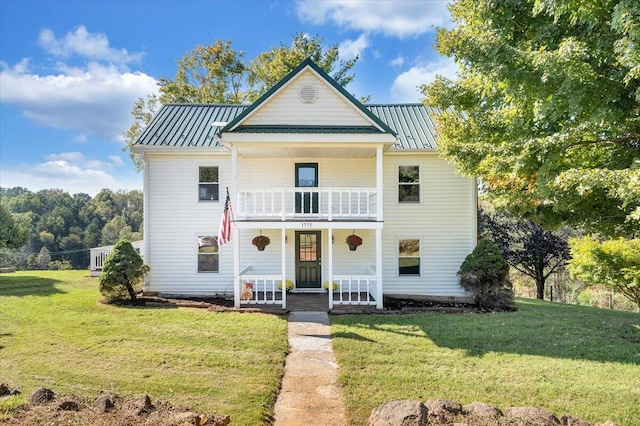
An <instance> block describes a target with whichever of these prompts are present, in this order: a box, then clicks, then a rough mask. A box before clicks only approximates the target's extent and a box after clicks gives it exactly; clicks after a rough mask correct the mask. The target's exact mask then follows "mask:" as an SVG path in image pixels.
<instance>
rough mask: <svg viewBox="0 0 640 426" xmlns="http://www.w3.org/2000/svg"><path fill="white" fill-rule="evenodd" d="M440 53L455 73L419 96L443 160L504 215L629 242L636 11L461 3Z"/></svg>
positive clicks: (631, 0)
mask: <svg viewBox="0 0 640 426" xmlns="http://www.w3.org/2000/svg"><path fill="white" fill-rule="evenodd" d="M450 9H451V14H452V19H453V21H454V23H455V24H456V26H455V27H454V28H453V29H450V30H447V29H440V30H439V31H438V34H437V49H438V50H439V52H440V53H442V54H444V55H447V56H452V57H454V58H455V61H456V63H457V64H458V66H459V68H460V74H459V78H458V79H457V80H455V81H452V80H448V79H446V78H443V77H438V78H437V79H436V81H435V82H433V83H432V84H430V85H426V86H423V87H422V89H423V93H424V94H425V95H426V99H425V102H426V103H427V104H429V105H432V106H436V107H439V108H441V109H442V110H443V113H442V115H441V116H439V117H438V118H437V120H438V133H439V136H440V140H439V142H440V146H441V149H442V152H443V154H444V155H445V157H446V158H448V159H450V160H452V161H453V162H454V163H455V164H456V165H457V167H458V168H459V169H460V170H461V171H462V172H463V173H465V174H467V175H471V176H478V177H480V178H481V179H482V182H483V185H484V186H485V188H486V189H487V190H488V194H489V196H490V198H491V199H492V201H493V202H494V204H495V205H496V206H497V207H499V208H500V207H504V208H507V209H508V210H510V211H511V212H513V213H515V214H517V215H519V216H525V217H528V218H533V219H535V220H536V221H543V222H544V223H545V224H548V225H552V226H555V225H558V224H559V223H561V222H564V223H567V224H569V225H571V226H572V227H574V228H582V229H585V230H586V231H587V232H599V233H602V234H603V235H608V236H625V235H629V234H633V233H635V232H637V229H639V227H640V49H638V46H640V5H639V3H638V2H637V1H636V0H522V1H494V0H458V1H456V2H455V3H454V4H453V5H452V6H451V7H450Z"/></svg>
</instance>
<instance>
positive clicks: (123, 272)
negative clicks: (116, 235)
mask: <svg viewBox="0 0 640 426" xmlns="http://www.w3.org/2000/svg"><path fill="white" fill-rule="evenodd" d="M148 271H149V266H147V265H145V264H144V263H143V261H142V257H140V255H139V254H138V253H137V252H136V250H135V249H134V248H133V246H132V245H131V243H130V242H129V241H127V240H120V241H119V242H118V244H116V245H115V247H114V248H113V251H112V252H111V253H110V254H109V256H107V259H106V260H105V261H104V265H103V268H102V273H101V274H100V293H102V294H103V295H104V296H107V297H110V298H112V299H125V298H126V297H127V296H128V297H129V298H130V299H131V300H135V299H136V292H137V291H138V290H139V289H140V288H141V285H142V280H143V278H144V276H145V274H146V273H147V272H148Z"/></svg>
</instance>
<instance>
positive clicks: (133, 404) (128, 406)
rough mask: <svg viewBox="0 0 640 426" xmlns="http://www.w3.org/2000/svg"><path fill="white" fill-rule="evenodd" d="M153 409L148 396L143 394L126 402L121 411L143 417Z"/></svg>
mask: <svg viewBox="0 0 640 426" xmlns="http://www.w3.org/2000/svg"><path fill="white" fill-rule="evenodd" d="M154 408H155V407H154V406H153V404H152V403H151V398H149V395H147V394H144V395H142V396H141V397H140V398H138V399H134V400H132V401H128V402H126V403H125V404H124V406H123V407H122V409H123V410H125V411H127V412H128V413H130V414H132V415H134V416H143V415H146V414H149V413H150V412H152V411H153V409H154Z"/></svg>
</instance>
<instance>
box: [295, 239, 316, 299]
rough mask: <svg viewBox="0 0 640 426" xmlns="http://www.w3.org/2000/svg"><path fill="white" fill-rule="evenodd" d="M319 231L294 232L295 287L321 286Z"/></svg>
mask: <svg viewBox="0 0 640 426" xmlns="http://www.w3.org/2000/svg"><path fill="white" fill-rule="evenodd" d="M321 253H322V251H321V250H320V231H297V232H296V288H318V289H319V288H321V285H322V277H321V275H322V262H321V258H320V254H321Z"/></svg>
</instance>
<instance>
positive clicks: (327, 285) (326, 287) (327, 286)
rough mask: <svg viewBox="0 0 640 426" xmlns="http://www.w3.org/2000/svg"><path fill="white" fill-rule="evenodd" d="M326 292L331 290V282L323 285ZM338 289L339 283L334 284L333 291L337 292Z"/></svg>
mask: <svg viewBox="0 0 640 426" xmlns="http://www.w3.org/2000/svg"><path fill="white" fill-rule="evenodd" d="M323 287H324V289H325V290H328V289H329V281H325V282H324V285H323ZM337 289H338V284H337V283H333V285H332V286H331V290H333V291H336V290H337Z"/></svg>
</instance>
